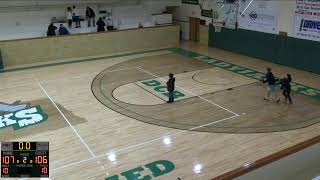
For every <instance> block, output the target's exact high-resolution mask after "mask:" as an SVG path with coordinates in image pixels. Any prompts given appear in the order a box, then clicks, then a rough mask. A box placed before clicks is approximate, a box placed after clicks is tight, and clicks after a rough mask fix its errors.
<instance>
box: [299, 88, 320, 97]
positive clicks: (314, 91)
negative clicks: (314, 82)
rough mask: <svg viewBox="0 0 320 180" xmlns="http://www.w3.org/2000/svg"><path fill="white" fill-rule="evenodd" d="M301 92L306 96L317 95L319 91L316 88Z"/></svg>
mask: <svg viewBox="0 0 320 180" xmlns="http://www.w3.org/2000/svg"><path fill="white" fill-rule="evenodd" d="M301 93H302V94H305V95H308V96H319V95H320V91H319V90H316V89H307V90H305V91H301Z"/></svg>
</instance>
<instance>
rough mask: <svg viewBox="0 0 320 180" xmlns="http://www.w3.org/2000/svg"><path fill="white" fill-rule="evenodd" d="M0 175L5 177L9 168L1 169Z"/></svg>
mask: <svg viewBox="0 0 320 180" xmlns="http://www.w3.org/2000/svg"><path fill="white" fill-rule="evenodd" d="M1 173H2V174H5V175H7V174H8V173H9V168H7V167H4V168H2V172H1Z"/></svg>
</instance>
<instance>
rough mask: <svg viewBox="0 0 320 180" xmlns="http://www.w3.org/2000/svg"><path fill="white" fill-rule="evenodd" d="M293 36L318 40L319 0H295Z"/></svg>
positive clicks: (319, 28)
mask: <svg viewBox="0 0 320 180" xmlns="http://www.w3.org/2000/svg"><path fill="white" fill-rule="evenodd" d="M293 33H294V34H293V36H294V37H296V38H300V39H308V40H313V41H320V0H296V6H295V11H294V27H293Z"/></svg>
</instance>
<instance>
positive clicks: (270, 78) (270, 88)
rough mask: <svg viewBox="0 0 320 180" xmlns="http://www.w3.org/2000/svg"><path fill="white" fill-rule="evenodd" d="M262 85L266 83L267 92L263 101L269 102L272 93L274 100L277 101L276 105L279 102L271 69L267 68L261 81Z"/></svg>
mask: <svg viewBox="0 0 320 180" xmlns="http://www.w3.org/2000/svg"><path fill="white" fill-rule="evenodd" d="M262 82H263V83H266V82H267V83H268V90H267V96H266V97H265V98H264V100H266V101H269V97H270V94H271V93H272V94H273V96H274V98H275V99H277V103H279V102H280V98H279V96H278V95H277V93H276V82H277V81H276V78H275V77H274V75H273V73H272V71H271V68H269V67H268V68H267V74H266V77H265V79H264V80H262Z"/></svg>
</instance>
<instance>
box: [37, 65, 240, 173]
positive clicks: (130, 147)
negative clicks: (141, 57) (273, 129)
mask: <svg viewBox="0 0 320 180" xmlns="http://www.w3.org/2000/svg"><path fill="white" fill-rule="evenodd" d="M134 68H136V69H140V70H141V71H143V72H145V73H147V74H150V75H152V76H154V77H157V78H160V77H158V76H156V75H154V74H152V73H150V72H148V71H146V70H144V69H142V68H141V67H132V68H124V69H119V70H115V71H122V70H128V69H134ZM107 72H114V71H107ZM160 79H162V80H163V81H165V80H164V78H160ZM38 84H39V86H40V87H41V89H43V91H44V92H45V93H46V91H45V90H44V88H43V87H42V86H41V84H40V83H39V81H38ZM177 87H178V86H177ZM179 88H180V89H182V90H184V91H186V92H189V93H190V94H193V95H194V96H197V97H199V98H201V99H203V100H205V101H206V102H209V103H210V104H213V105H215V106H218V107H220V108H222V109H224V110H226V111H228V112H230V113H232V114H234V115H233V116H231V117H228V118H223V119H220V120H217V121H213V122H210V123H207V124H203V125H200V126H197V127H193V128H190V129H188V130H182V131H180V132H175V133H169V134H167V135H165V136H166V137H170V136H171V137H172V136H176V135H179V134H182V133H185V132H188V131H193V130H196V129H200V128H203V127H206V126H210V125H213V124H216V123H219V122H223V121H226V120H229V119H233V118H236V117H239V116H240V115H239V114H237V113H234V112H232V111H230V110H228V109H226V108H223V107H222V106H220V105H218V104H215V103H213V102H211V101H210V100H207V99H205V98H203V97H201V96H199V95H196V94H195V93H192V92H190V91H188V90H185V89H183V88H181V87H179ZM46 94H47V93H46ZM47 96H48V97H49V99H50V100H51V102H52V103H54V102H53V101H52V99H51V98H50V96H49V95H47ZM54 105H55V103H54ZM55 106H56V105H55ZM56 108H57V107H56ZM58 110H59V109H58ZM60 112H61V111H60ZM162 139H163V136H161V137H158V138H155V139H152V140H149V141H145V142H143V143H138V144H134V145H131V146H127V147H124V148H121V149H118V150H115V151H112V153H114V154H117V153H124V152H126V151H128V150H130V149H134V148H136V147H139V146H143V145H146V144H150V143H152V142H155V141H159V140H160V141H161V140H162ZM108 155H109V153H106V154H101V155H98V156H94V157H92V158H89V159H86V160H81V161H78V162H74V163H70V164H67V165H64V166H60V167H58V168H55V169H52V170H50V172H54V171H59V170H61V169H64V168H67V167H71V166H77V165H80V164H82V163H86V162H88V161H91V160H95V159H98V158H103V157H107V156H108ZM99 162H100V161H98V162H97V163H98V164H100V163H99ZM103 167H104V166H103Z"/></svg>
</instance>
